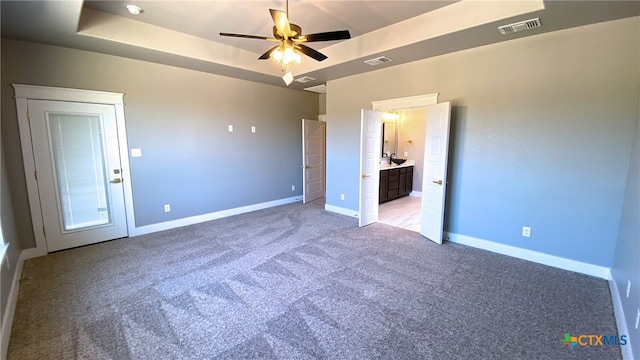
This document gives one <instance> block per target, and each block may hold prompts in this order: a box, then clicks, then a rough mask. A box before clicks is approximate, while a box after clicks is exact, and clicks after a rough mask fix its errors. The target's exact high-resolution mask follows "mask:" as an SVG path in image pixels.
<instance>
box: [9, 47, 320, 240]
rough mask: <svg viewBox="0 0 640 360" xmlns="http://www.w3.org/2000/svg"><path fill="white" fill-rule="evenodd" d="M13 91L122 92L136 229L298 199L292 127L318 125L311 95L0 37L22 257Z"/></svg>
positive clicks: (24, 211) (26, 233) (22, 200)
mask: <svg viewBox="0 0 640 360" xmlns="http://www.w3.org/2000/svg"><path fill="white" fill-rule="evenodd" d="M12 83H22V84H31V85H43V86H57V87H69V88H78V89H90V90H101V91H114V92H123V93H125V97H124V101H125V116H126V126H127V137H128V142H129V147H130V148H140V149H142V155H143V156H142V157H141V158H130V161H131V173H132V187H133V200H134V207H135V218H136V225H137V226H143V225H150V224H156V223H161V222H165V221H171V220H177V219H182V218H186V217H190V216H197V215H203V214H208V213H211V212H215V211H219V210H226V209H231V208H235V207H240V206H246V205H253V204H258V203H263V202H268V201H273V200H280V199H286V198H290V197H294V196H301V195H302V170H301V167H300V166H301V165H302V140H301V137H302V123H301V121H302V119H303V118H308V119H315V118H317V115H318V106H319V99H318V94H315V93H311V92H306V91H298V90H292V89H286V88H282V87H275V86H270V85H264V84H259V83H254V82H249V81H245V80H238V79H234V78H229V77H224V76H219V75H213V74H208V73H203V72H198V71H193V70H186V69H180V68H176V67H171V66H166V65H161V64H154V63H148V62H144V61H139V60H132V59H126V58H121V57H116V56H110V55H104V54H99V53H93V52H88V51H80V50H74V49H68V48H61V47H55V46H48V45H40V44H35V43H29V42H22V41H15V40H6V39H3V40H2V127H3V128H2V129H3V131H2V136H3V147H4V148H5V149H7V151H6V156H7V164H8V167H9V168H8V169H7V170H8V174H10V175H9V176H10V179H9V182H8V184H7V185H6V186H8V188H9V191H10V193H11V196H12V198H13V205H12V208H11V211H12V213H13V215H14V218H15V219H16V220H15V221H16V228H17V229H18V231H17V234H18V236H17V237H18V239H19V242H20V243H21V248H22V249H26V248H30V247H33V246H34V239H33V231H32V230H31V214H30V213H29V208H28V202H27V192H26V185H25V180H24V173H23V172H24V169H23V166H22V157H21V153H20V142H19V139H18V123H17V117H16V109H15V101H14V100H13V89H12V87H11V85H10V84H12ZM227 125H233V126H234V132H233V133H229V132H228V131H227ZM251 126H256V130H257V132H256V133H255V134H252V133H251V131H250V129H251ZM123 155H124V156H126V155H127V154H123ZM292 185H294V186H295V188H296V189H295V191H291V186H292ZM3 186H5V184H4V183H3ZM164 204H171V212H170V213H165V212H164V206H163V205H164ZM3 217H4V214H3Z"/></svg>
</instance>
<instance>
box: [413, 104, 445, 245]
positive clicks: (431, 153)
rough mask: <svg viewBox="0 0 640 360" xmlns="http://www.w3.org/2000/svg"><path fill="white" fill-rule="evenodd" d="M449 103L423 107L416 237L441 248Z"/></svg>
mask: <svg viewBox="0 0 640 360" xmlns="http://www.w3.org/2000/svg"><path fill="white" fill-rule="evenodd" d="M450 119H451V103H450V102H448V101H447V102H444V103H440V104H436V105H432V106H429V107H427V135H426V139H425V140H426V141H425V150H424V170H423V176H422V223H421V225H420V234H422V235H423V236H425V237H426V238H428V239H429V240H432V241H434V242H436V243H438V244H442V228H443V225H444V200H445V193H446V187H447V186H446V185H447V152H448V150H449V124H450Z"/></svg>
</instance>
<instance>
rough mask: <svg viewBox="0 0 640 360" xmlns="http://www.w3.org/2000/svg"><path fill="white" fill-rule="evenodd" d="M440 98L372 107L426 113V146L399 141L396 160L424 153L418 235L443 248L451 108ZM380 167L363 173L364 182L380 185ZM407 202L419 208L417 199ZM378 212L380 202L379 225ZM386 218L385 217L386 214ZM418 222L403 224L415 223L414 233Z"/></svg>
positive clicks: (418, 98) (425, 97)
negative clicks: (368, 181) (368, 180)
mask: <svg viewBox="0 0 640 360" xmlns="http://www.w3.org/2000/svg"><path fill="white" fill-rule="evenodd" d="M437 97H438V94H437V93H436V94H430V95H423V96H414V97H409V98H400V99H390V100H383V101H375V102H372V107H373V110H376V111H379V112H388V111H392V110H393V111H397V112H399V111H410V110H415V111H418V112H419V111H420V109H422V111H424V112H425V113H426V116H423V119H424V123H425V131H420V133H422V134H425V137H424V144H422V145H418V144H415V142H414V141H413V139H411V138H407V139H403V138H402V137H401V138H400V139H398V141H397V142H398V144H400V143H402V144H400V145H401V148H400V149H398V148H396V157H401V156H404V154H405V153H407V156H408V157H410V156H411V152H412V151H413V152H414V155H416V157H417V155H418V154H420V150H417V152H416V150H415V149H416V148H421V149H423V151H422V153H421V154H423V160H422V162H423V165H424V166H423V167H422V171H416V173H419V176H420V175H421V177H422V181H421V184H422V186H421V188H420V187H417V188H419V189H420V191H419V193H420V195H422V197H421V198H420V220H419V223H420V230H419V233H420V234H422V235H423V236H425V237H426V238H428V239H430V240H432V241H434V242H436V243H439V244H441V243H442V238H443V224H444V221H443V219H444V199H445V193H446V170H447V152H448V143H449V124H450V114H451V104H450V103H449V102H445V103H440V104H438V102H437ZM407 114H410V113H407ZM363 129H364V128H363ZM381 130H382V124H380V126H378V134H377V136H378V137H380V136H381V134H382V131H381ZM363 131H364V130H363ZM400 131H402V130H400ZM410 136H411V137H413V136H415V135H410ZM414 145H415V148H414ZM402 146H404V147H408V146H411V147H412V148H413V149H414V150H405V151H402V150H401V149H402ZM407 149H408V148H407ZM361 151H362V150H361ZM382 161H384V158H383V157H381V163H382ZM414 163H415V160H414ZM377 165H378V166H375V167H374V169H375V171H372V172H371V173H369V172H367V174H365V173H364V172H363V178H369V177H370V176H371V177H374V181H373V183H377V184H379V183H380V165H381V164H377ZM361 166H362V164H361ZM389 166H391V167H394V166H395V165H389ZM398 166H402V165H398ZM361 169H362V167H361ZM365 175H366V176H365ZM364 189H365V187H364V186H363V183H362V182H361V194H362V191H364ZM381 189H382V188H381ZM417 192H418V191H416V194H414V195H417ZM414 197H418V196H414ZM404 201H406V202H407V203H409V202H411V201H412V202H413V205H414V208H415V205H416V201H415V199H409V200H404ZM393 205H398V206H394V207H395V208H396V211H395V212H396V213H397V214H401V213H403V212H402V210H397V208H401V204H399V203H396V204H393ZM393 205H392V206H393ZM404 205H409V206H408V207H407V212H409V211H411V210H410V208H411V206H410V204H404ZM360 207H361V209H360V210H361V214H362V210H363V207H362V203H361V205H360ZM385 208H386V207H383V211H384V210H385ZM379 210H380V209H379V204H378V202H376V203H375V210H374V211H372V213H375V214H376V216H375V218H376V219H375V220H374V221H376V222H377V221H379V217H378V215H379ZM383 217H384V214H383ZM415 220H416V219H415V218H412V219H405V220H402V222H405V223H410V222H414V224H413V228H412V229H411V230H413V229H415V226H416V225H417V224H415V222H416V221H415ZM384 221H386V220H384ZM361 226H362V224H361ZM407 226H410V225H407Z"/></svg>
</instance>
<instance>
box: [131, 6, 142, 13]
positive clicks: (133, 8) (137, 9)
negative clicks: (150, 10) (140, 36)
mask: <svg viewBox="0 0 640 360" xmlns="http://www.w3.org/2000/svg"><path fill="white" fill-rule="evenodd" d="M127 10H129V12H130V13H131V15H140V13H141V12H142V8H141V7H140V6H136V5H127Z"/></svg>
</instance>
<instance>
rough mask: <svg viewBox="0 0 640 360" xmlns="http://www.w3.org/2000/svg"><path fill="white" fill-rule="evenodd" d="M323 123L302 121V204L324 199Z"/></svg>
mask: <svg viewBox="0 0 640 360" xmlns="http://www.w3.org/2000/svg"><path fill="white" fill-rule="evenodd" d="M324 153H325V123H324V122H322V121H317V120H306V119H302V168H303V170H302V202H303V203H305V204H306V203H308V202H309V201H313V200H316V199H319V198H321V197H324V188H325V186H324V182H325V164H324Z"/></svg>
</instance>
